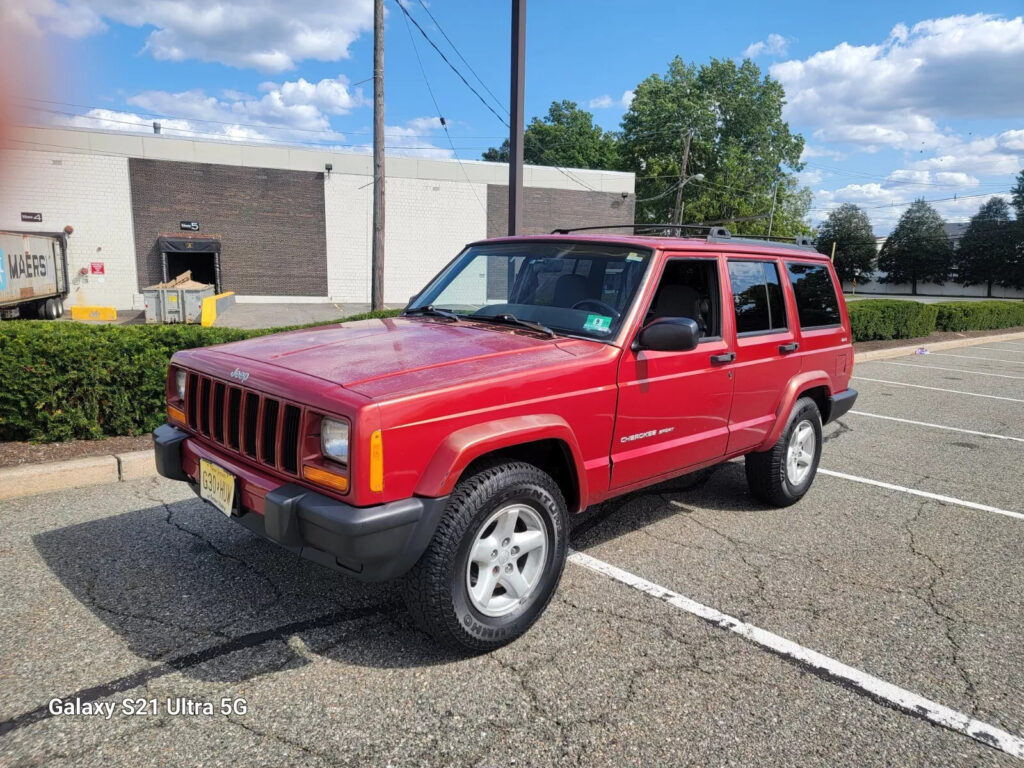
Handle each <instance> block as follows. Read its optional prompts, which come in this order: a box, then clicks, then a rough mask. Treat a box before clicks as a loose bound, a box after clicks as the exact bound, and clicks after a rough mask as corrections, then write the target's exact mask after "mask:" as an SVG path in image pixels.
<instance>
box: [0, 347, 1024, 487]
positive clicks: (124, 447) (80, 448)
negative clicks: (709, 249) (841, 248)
mask: <svg viewBox="0 0 1024 768" xmlns="http://www.w3.org/2000/svg"><path fill="white" fill-rule="evenodd" d="M1018 332H1024V327H1017V328H1001V329H999V330H996V331H937V332H935V333H933V334H931V335H930V336H924V337H922V338H919V339H891V340H888V341H861V342H858V343H857V344H854V345H853V347H854V349H855V350H856V351H858V352H867V351H869V350H872V349H889V348H891V347H907V346H917V347H927V346H928V345H929V344H934V343H935V342H937V341H951V340H953V339H972V338H977V337H980V336H996V335H998V334H1000V333H1018ZM152 446H153V440H152V438H151V437H150V436H149V435H139V436H138V437H108V438H104V439H102V440H71V441H68V442H66V443H0V467H13V466H17V465H18V464H36V463H39V462H44V461H63V460H65V459H78V458H81V457H83V456H108V455H110V454H112V453H128V452H129V451H145V450H148V449H149V448H151V447H152Z"/></svg>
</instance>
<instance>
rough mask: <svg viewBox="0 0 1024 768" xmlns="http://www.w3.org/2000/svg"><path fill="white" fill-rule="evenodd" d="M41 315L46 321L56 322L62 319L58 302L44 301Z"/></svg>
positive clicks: (53, 300) (54, 300)
mask: <svg viewBox="0 0 1024 768" xmlns="http://www.w3.org/2000/svg"><path fill="white" fill-rule="evenodd" d="M41 314H42V315H43V317H44V319H46V320H56V319H57V318H58V317H60V310H59V309H58V308H57V300H56V299H47V300H46V301H44V302H43V309H42V313H41Z"/></svg>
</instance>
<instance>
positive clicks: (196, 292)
mask: <svg viewBox="0 0 1024 768" xmlns="http://www.w3.org/2000/svg"><path fill="white" fill-rule="evenodd" d="M214 292H215V288H214V287H213V286H212V285H206V284H205V283H200V282H197V281H195V280H193V279H192V272H191V271H188V272H182V273H181V274H180V275H178V276H177V277H176V278H174V279H173V280H169V281H168V282H166V283H157V284H156V285H151V286H149V287H148V288H143V289H142V297H143V298H144V299H145V302H146V322H147V323H198V322H199V321H200V320H201V319H202V314H203V299H205V298H208V297H210V296H213V295H214Z"/></svg>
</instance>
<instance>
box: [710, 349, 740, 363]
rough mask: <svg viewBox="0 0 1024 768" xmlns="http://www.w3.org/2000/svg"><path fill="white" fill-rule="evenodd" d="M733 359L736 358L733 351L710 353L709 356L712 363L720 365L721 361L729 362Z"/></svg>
mask: <svg viewBox="0 0 1024 768" xmlns="http://www.w3.org/2000/svg"><path fill="white" fill-rule="evenodd" d="M735 359H736V353H735V352H726V353H725V354H722V355H712V356H711V362H712V363H713V364H714V365H721V364H722V363H731V362H732V361H733V360H735Z"/></svg>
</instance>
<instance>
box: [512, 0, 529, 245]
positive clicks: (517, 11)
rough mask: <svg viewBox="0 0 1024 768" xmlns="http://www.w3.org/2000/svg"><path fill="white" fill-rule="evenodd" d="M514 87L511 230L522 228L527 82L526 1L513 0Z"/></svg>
mask: <svg viewBox="0 0 1024 768" xmlns="http://www.w3.org/2000/svg"><path fill="white" fill-rule="evenodd" d="M511 69H512V86H511V94H510V97H509V106H510V110H509V112H510V114H509V124H508V127H509V132H508V233H509V234H510V235H517V234H519V232H520V230H521V229H522V227H523V90H524V86H525V81H526V0H512V67H511Z"/></svg>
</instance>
